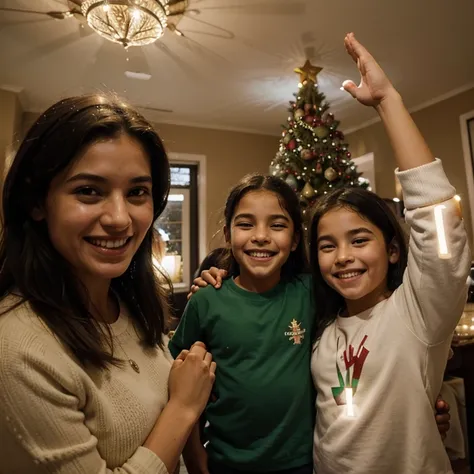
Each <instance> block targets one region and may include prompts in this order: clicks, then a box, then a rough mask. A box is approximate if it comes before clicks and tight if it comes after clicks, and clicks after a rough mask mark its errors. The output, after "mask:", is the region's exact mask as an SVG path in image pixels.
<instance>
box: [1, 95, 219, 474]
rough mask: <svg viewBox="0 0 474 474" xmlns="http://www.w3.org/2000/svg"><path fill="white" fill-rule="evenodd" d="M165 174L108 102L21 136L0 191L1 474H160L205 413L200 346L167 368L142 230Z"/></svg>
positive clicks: (153, 148)
mask: <svg viewBox="0 0 474 474" xmlns="http://www.w3.org/2000/svg"><path fill="white" fill-rule="evenodd" d="M168 190H169V164H168V159H167V156H166V153H165V150H164V148H163V144H162V142H161V140H160V138H159V136H158V135H157V133H156V132H155V131H154V129H153V128H152V126H151V125H150V124H149V123H148V122H147V121H146V120H145V119H144V118H143V117H142V116H141V115H139V114H138V113H137V112H136V111H135V110H134V109H132V108H130V107H129V106H127V105H125V104H124V103H122V102H121V101H119V100H118V99H116V98H113V97H107V96H102V95H87V96H80V97H70V98H67V99H64V100H61V101H60V102H58V103H56V104H54V105H53V106H52V107H51V108H49V109H48V110H47V111H45V112H44V113H43V114H42V115H41V116H40V117H39V118H38V120H37V121H36V122H35V124H34V125H33V126H32V127H31V129H30V130H29V132H28V133H27V135H26V137H25V139H24V140H23V142H22V143H21V146H20V148H19V150H18V153H17V154H16V156H15V158H14V161H13V164H12V166H11V168H10V170H9V172H8V176H7V178H6V182H5V186H4V190H3V232H2V236H1V240H0V295H1V300H0V440H1V443H0V459H1V461H0V464H1V471H2V472H5V473H8V474H20V473H21V474H24V473H28V474H47V473H55V474H105V473H109V474H112V473H117V474H118V473H123V472H127V473H129V474H149V473H152V472H153V473H161V474H167V473H170V472H173V471H174V470H175V469H176V468H177V466H178V463H179V457H180V454H181V452H182V449H183V447H184V445H185V443H186V440H187V439H188V436H189V434H190V433H191V430H192V428H193V426H194V425H195V423H196V422H197V420H198V419H199V416H200V414H201V412H202V410H203V408H204V407H205V404H206V402H207V400H208V398H209V394H210V392H211V388H212V384H213V381H214V372H215V368H216V367H215V362H213V361H212V356H211V354H210V353H209V352H207V351H206V349H205V347H204V345H203V344H202V343H199V342H197V343H196V344H195V345H194V346H193V347H190V348H189V351H183V352H182V353H181V354H179V355H177V358H176V360H175V361H174V362H173V360H172V358H171V356H170V354H169V352H168V350H167V338H166V337H164V331H165V320H166V315H167V307H166V304H165V291H164V289H163V288H162V287H160V285H159V284H158V282H157V279H156V276H155V274H154V271H153V268H152V224H153V222H154V221H155V220H156V219H157V218H158V216H159V215H160V213H161V212H162V210H163V208H164V207H165V205H166V202H167V196H168Z"/></svg>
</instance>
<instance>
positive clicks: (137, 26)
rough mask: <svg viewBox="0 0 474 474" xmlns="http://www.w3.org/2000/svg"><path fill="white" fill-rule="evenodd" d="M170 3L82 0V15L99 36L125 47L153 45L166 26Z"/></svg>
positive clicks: (161, 0)
mask: <svg viewBox="0 0 474 474" xmlns="http://www.w3.org/2000/svg"><path fill="white" fill-rule="evenodd" d="M169 2H170V0H85V1H84V2H83V3H82V5H81V9H82V14H83V15H84V17H85V18H86V19H87V23H88V24H89V26H90V27H91V28H92V29H93V30H94V31H96V32H97V33H98V34H99V35H101V36H103V37H104V38H106V39H108V40H109V41H113V42H114V43H119V44H121V45H122V46H124V47H125V48H128V47H129V46H143V45H145V44H149V43H153V42H154V41H156V40H157V39H158V38H160V37H161V36H163V34H164V32H165V29H166V27H167V24H168V14H169V7H168V3H169Z"/></svg>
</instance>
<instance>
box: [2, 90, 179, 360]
mask: <svg viewBox="0 0 474 474" xmlns="http://www.w3.org/2000/svg"><path fill="white" fill-rule="evenodd" d="M121 134H127V135H129V136H130V137H133V138H134V139H135V140H137V141H138V142H140V144H141V145H142V146H143V148H144V149H145V151H146V153H147V155H148V156H149V159H150V166H151V174H152V180H153V187H152V198H153V212H154V219H157V218H158V216H159V215H160V214H161V212H162V211H163V209H164V207H165V205H166V203H167V197H168V192H169V179H170V177H169V174H170V173H169V163H168V158H167V155H166V152H165V149H164V146H163V143H162V141H161V139H160V137H159V136H158V134H157V133H156V132H155V130H154V129H153V127H152V126H151V125H150V123H148V122H147V120H146V119H145V118H144V117H142V116H141V115H140V114H139V113H138V112H137V111H135V110H134V109H133V108H131V107H129V106H128V105H126V104H124V103H123V102H122V101H120V100H119V99H118V98H116V97H113V96H110V97H109V96H105V95H85V96H79V97H70V98H67V99H64V100H61V101H59V102H57V103H56V104H54V105H53V106H52V107H50V108H49V109H48V110H46V112H44V113H43V114H42V115H41V116H40V117H39V118H38V120H37V121H36V122H35V123H34V124H33V126H32V127H31V128H30V130H29V131H28V133H27V135H26V137H25V139H24V140H23V142H22V143H21V145H20V148H19V150H18V152H17V154H16V156H15V158H14V160H13V163H12V166H11V168H10V170H9V172H8V175H7V178H6V181H5V186H4V189H3V232H2V236H1V241H0V295H2V297H5V296H7V295H8V294H9V293H11V292H13V291H14V290H15V289H17V290H19V292H20V294H21V295H22V297H23V299H24V300H26V301H28V302H29V303H30V304H31V306H32V308H33V309H34V311H35V312H36V313H37V314H38V315H39V317H41V319H42V320H43V321H44V322H45V323H46V324H47V325H48V327H49V328H50V329H51V330H52V331H53V332H54V334H55V335H56V337H58V339H59V340H60V341H61V342H62V343H63V344H64V345H65V346H67V347H68V348H69V349H70V350H71V351H72V352H73V353H74V355H75V356H76V357H77V358H78V359H79V361H80V362H82V363H90V364H93V365H95V366H97V367H100V368H105V367H107V365H108V364H109V363H113V364H116V363H118V360H117V359H115V358H114V357H113V356H112V355H111V353H110V352H111V351H110V349H112V339H111V335H110V333H109V334H108V335H107V334H106V333H104V331H103V330H101V328H100V326H99V325H98V324H97V322H96V321H95V319H94V318H93V316H92V315H91V313H90V311H89V304H88V299H87V292H86V291H85V288H84V287H83V286H82V285H81V283H80V282H79V281H78V280H77V279H76V278H75V277H74V275H73V272H72V269H71V268H70V266H69V264H68V262H67V261H66V260H65V259H64V258H63V257H62V256H61V255H60V254H59V252H58V251H57V250H56V249H55V248H54V246H53V245H52V243H51V241H50V238H49V235H48V231H47V227H46V223H45V222H44V221H40V222H37V221H35V220H33V219H32V217H31V215H32V211H33V209H35V208H38V207H39V206H41V205H42V204H43V203H44V201H45V199H46V197H47V194H48V191H49V187H50V184H51V181H52V180H53V179H54V177H55V176H57V175H58V174H59V173H60V172H62V171H64V170H66V169H67V168H68V167H70V166H71V165H72V163H73V162H74V161H75V160H76V159H77V157H78V156H79V155H80V153H81V152H82V151H83V150H84V149H85V147H87V146H90V145H91V144H93V143H95V142H97V141H98V140H104V139H105V140H106V139H112V138H116V137H118V136H119V135H121ZM152 242H153V227H151V228H150V229H149V231H148V233H147V234H146V236H145V238H144V240H143V242H142V244H141V245H140V247H139V249H138V250H137V252H136V254H135V255H134V257H133V260H132V262H131V264H130V266H129V268H128V269H127V271H126V272H125V273H124V274H123V275H121V276H120V277H118V278H115V279H114V280H113V281H112V288H113V289H114V291H115V292H116V293H117V294H118V295H119V297H120V298H121V299H122V301H123V302H124V303H125V304H126V305H127V307H128V308H129V310H130V313H131V315H132V318H133V320H134V323H135V325H136V327H137V328H138V329H139V332H140V334H141V337H142V339H143V342H144V343H145V345H148V346H156V345H158V346H160V347H162V344H163V343H162V334H163V332H164V330H165V318H166V314H167V305H166V302H165V292H164V290H163V289H160V287H159V286H158V283H157V280H156V277H155V273H154V270H153V266H152V257H151V255H152ZM106 345H108V348H109V350H107V348H106V347H105V346H106Z"/></svg>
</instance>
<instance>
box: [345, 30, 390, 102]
mask: <svg viewBox="0 0 474 474" xmlns="http://www.w3.org/2000/svg"><path fill="white" fill-rule="evenodd" d="M344 45H345V46H346V50H347V52H348V53H349V54H350V56H351V57H352V59H353V60H354V62H355V63H356V64H357V67H358V68H359V72H360V84H359V86H356V85H355V84H354V83H353V82H352V81H344V83H343V84H342V86H343V88H344V89H345V90H346V91H347V92H349V93H350V94H351V95H352V97H354V98H355V99H357V100H358V101H359V102H360V103H361V104H364V105H368V106H372V107H376V106H377V105H378V104H380V102H381V101H382V100H383V99H384V98H385V97H387V96H388V94H389V93H390V92H392V91H393V90H394V89H393V86H392V83H391V82H390V81H389V79H388V78H387V76H386V75H385V73H384V72H383V70H382V68H381V67H380V66H379V65H378V64H377V61H375V59H374V58H373V56H372V55H371V54H370V53H369V52H368V51H367V50H366V49H365V48H364V46H362V45H361V44H360V43H359V42H358V41H357V40H356V38H355V36H354V33H349V34H347V35H346V37H345V38H344Z"/></svg>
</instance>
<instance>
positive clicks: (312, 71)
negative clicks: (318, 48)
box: [294, 59, 322, 84]
mask: <svg viewBox="0 0 474 474" xmlns="http://www.w3.org/2000/svg"><path fill="white" fill-rule="evenodd" d="M294 71H295V72H296V74H299V75H300V82H301V84H303V82H304V81H307V80H308V81H311V82H314V83H316V76H317V75H318V74H319V73H320V72H321V71H322V68H320V67H317V66H313V65H312V64H311V62H310V61H309V60H308V59H307V60H306V62H305V63H304V66H301V67H297V68H296V69H295V70H294Z"/></svg>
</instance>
